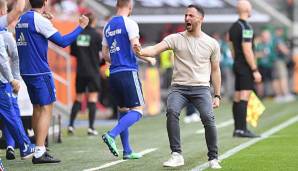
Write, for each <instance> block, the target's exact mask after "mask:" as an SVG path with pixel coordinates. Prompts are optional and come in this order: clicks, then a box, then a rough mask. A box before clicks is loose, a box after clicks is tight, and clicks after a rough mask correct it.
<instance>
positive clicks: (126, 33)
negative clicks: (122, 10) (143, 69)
mask: <svg viewBox="0 0 298 171" xmlns="http://www.w3.org/2000/svg"><path fill="white" fill-rule="evenodd" d="M133 38H139V27H138V25H137V23H136V22H135V21H133V20H131V19H130V18H128V17H123V16H115V17H113V18H112V19H111V20H110V21H109V22H108V23H107V25H106V26H105V28H104V37H103V42H102V44H103V45H104V46H108V48H109V51H110V58H111V66H110V73H111V74H113V73H116V72H120V71H137V70H138V65H137V59H136V55H135V53H134V51H133V49H132V46H131V43H130V40H131V39H133Z"/></svg>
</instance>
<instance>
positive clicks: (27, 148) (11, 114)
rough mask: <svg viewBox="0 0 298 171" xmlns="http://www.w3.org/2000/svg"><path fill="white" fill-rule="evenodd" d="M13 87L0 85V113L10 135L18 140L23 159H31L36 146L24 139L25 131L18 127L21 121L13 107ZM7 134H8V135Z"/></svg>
mask: <svg viewBox="0 0 298 171" xmlns="http://www.w3.org/2000/svg"><path fill="white" fill-rule="evenodd" d="M12 96H13V93H12V87H11V85H10V84H2V83H1V84H0V102H1V103H0V113H1V117H2V119H3V121H4V124H5V125H6V128H7V130H8V132H9V134H10V135H11V136H12V137H13V139H14V140H16V142H17V144H18V146H19V148H20V153H21V157H22V159H27V158H31V157H32V155H33V153H34V145H31V143H30V142H27V141H26V139H24V137H23V132H24V129H23V128H22V127H20V126H19V125H18V119H20V118H19V117H20V116H18V115H17V114H16V112H15V110H14V107H13V102H12ZM21 128H22V129H21ZM8 132H7V133H8Z"/></svg>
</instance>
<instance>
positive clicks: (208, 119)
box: [201, 113, 215, 127]
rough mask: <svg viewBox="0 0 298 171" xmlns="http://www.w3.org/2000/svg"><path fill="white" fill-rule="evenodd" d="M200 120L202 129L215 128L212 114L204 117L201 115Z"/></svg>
mask: <svg viewBox="0 0 298 171" xmlns="http://www.w3.org/2000/svg"><path fill="white" fill-rule="evenodd" d="M201 120H202V123H203V125H204V127H214V126H215V116H214V114H213V113H207V114H205V115H201Z"/></svg>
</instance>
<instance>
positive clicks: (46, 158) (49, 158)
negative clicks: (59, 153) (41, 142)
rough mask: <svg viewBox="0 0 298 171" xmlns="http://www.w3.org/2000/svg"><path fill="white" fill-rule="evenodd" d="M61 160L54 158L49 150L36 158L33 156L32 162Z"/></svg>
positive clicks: (40, 162) (56, 161)
mask: <svg viewBox="0 0 298 171" xmlns="http://www.w3.org/2000/svg"><path fill="white" fill-rule="evenodd" d="M60 162H61V160H59V159H54V157H52V156H51V155H50V154H49V153H48V152H45V153H44V154H43V155H42V156H41V157H39V158H35V156H33V158H32V163H33V164H43V163H60Z"/></svg>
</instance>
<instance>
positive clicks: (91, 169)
mask: <svg viewBox="0 0 298 171" xmlns="http://www.w3.org/2000/svg"><path fill="white" fill-rule="evenodd" d="M156 150H157V148H150V149H146V150H144V151H141V152H140V154H142V155H145V154H148V153H151V152H153V151H156ZM125 161H127V160H116V161H113V162H110V163H106V164H104V165H101V166H99V167H94V168H90V169H85V170H84V171H96V170H100V169H104V168H107V167H110V166H114V165H116V164H119V163H122V162H125Z"/></svg>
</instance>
